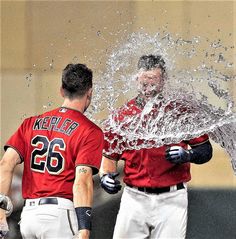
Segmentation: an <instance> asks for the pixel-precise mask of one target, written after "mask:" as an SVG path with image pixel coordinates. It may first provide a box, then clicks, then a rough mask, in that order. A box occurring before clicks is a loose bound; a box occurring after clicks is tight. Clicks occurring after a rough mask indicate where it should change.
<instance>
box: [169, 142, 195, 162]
mask: <svg viewBox="0 0 236 239" xmlns="http://www.w3.org/2000/svg"><path fill="white" fill-rule="evenodd" d="M190 158H191V154H190V151H189V150H186V149H184V148H182V147H181V146H172V147H170V148H168V149H167V150H166V159H167V160H168V161H169V162H171V163H175V164H182V163H186V162H190Z"/></svg>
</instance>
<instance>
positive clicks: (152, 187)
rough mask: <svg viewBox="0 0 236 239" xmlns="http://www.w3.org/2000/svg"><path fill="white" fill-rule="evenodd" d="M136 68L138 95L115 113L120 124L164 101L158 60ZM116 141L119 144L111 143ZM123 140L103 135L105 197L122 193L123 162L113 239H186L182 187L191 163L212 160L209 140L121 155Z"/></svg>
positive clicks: (161, 67) (163, 70)
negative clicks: (119, 168) (154, 102)
mask: <svg viewBox="0 0 236 239" xmlns="http://www.w3.org/2000/svg"><path fill="white" fill-rule="evenodd" d="M138 68H139V70H140V72H139V75H138V78H137V80H138V82H139V84H140V85H141V91H140V93H139V95H138V96H137V97H136V98H135V99H132V100H131V101H129V102H128V103H127V104H126V106H125V107H122V108H121V109H120V110H119V111H118V116H117V119H118V120H122V119H124V118H125V117H127V116H129V115H130V114H131V112H137V113H141V112H142V110H143V108H144V106H145V104H146V102H148V100H149V99H151V98H152V97H158V95H159V98H161V97H162V90H163V86H164V83H165V78H166V77H165V74H166V67H165V62H164V60H163V59H162V57H161V56H159V55H156V56H155V55H145V56H142V57H141V58H140V59H139V62H138ZM155 112H158V107H157V109H155ZM127 127H128V126H127ZM114 138H116V139H117V138H118V139H119V140H111V139H114ZM121 139H122V136H121V135H116V133H115V132H114V131H112V130H111V131H109V130H108V131H107V132H106V133H105V149H104V151H105V153H104V157H103V160H102V166H101V169H100V173H101V174H100V175H101V186H102V187H103V188H104V190H105V191H106V192H108V193H111V194H114V193H117V192H118V191H119V190H120V189H121V185H120V182H119V180H117V179H116V177H117V176H118V173H117V161H118V160H120V159H122V160H124V161H125V165H124V183H125V184H126V186H125V188H124V192H123V195H122V199H121V204H120V210H119V213H118V216H117V220H116V225H115V229H114V235H113V238H114V239H118V238H125V239H129V238H184V237H185V235H186V223H187V204H188V201H187V188H186V182H188V181H189V180H190V178H191V176H190V163H196V164H203V163H206V162H207V161H209V160H210V159H211V157H212V146H211V144H210V142H209V139H208V136H207V135H202V136H200V137H198V138H193V139H191V140H188V141H182V142H179V143H178V144H173V145H164V146H161V147H158V148H154V147H153V148H148V149H145V148H142V149H139V150H138V149H133V150H124V148H125V143H126V142H125V138H123V140H121ZM113 144H115V145H113ZM188 145H189V146H190V147H191V149H188ZM114 148H119V149H121V150H120V152H122V153H120V154H119V153H115V152H110V150H111V149H114ZM122 150H123V151H122Z"/></svg>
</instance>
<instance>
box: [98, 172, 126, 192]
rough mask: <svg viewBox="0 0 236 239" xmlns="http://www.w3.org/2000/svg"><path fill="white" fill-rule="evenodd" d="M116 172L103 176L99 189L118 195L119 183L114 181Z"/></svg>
mask: <svg viewBox="0 0 236 239" xmlns="http://www.w3.org/2000/svg"><path fill="white" fill-rule="evenodd" d="M118 175H119V173H118V172H114V173H107V174H103V175H102V177H101V179H100V182H101V187H102V188H103V189H104V190H105V191H106V192H107V193H110V194H115V193H118V192H119V191H120V190H121V184H120V181H119V180H117V179H116V177H117V176H118Z"/></svg>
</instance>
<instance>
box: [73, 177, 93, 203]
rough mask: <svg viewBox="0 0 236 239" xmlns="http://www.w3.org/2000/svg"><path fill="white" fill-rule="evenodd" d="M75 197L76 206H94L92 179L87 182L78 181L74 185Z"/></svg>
mask: <svg viewBox="0 0 236 239" xmlns="http://www.w3.org/2000/svg"><path fill="white" fill-rule="evenodd" d="M73 197H74V200H73V201H74V206H75V207H92V203H93V182H92V179H89V181H86V182H77V183H75V184H74V186H73Z"/></svg>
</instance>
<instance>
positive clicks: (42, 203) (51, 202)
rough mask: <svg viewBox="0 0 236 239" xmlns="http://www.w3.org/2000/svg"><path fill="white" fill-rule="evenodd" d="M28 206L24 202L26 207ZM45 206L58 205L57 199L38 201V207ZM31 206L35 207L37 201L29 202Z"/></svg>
mask: <svg viewBox="0 0 236 239" xmlns="http://www.w3.org/2000/svg"><path fill="white" fill-rule="evenodd" d="M25 204H26V201H25V202H24V206H25ZM44 204H56V205H57V204H58V200H57V198H40V199H39V201H38V205H44ZM29 205H30V206H35V201H32V202H31V201H30V202H29Z"/></svg>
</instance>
